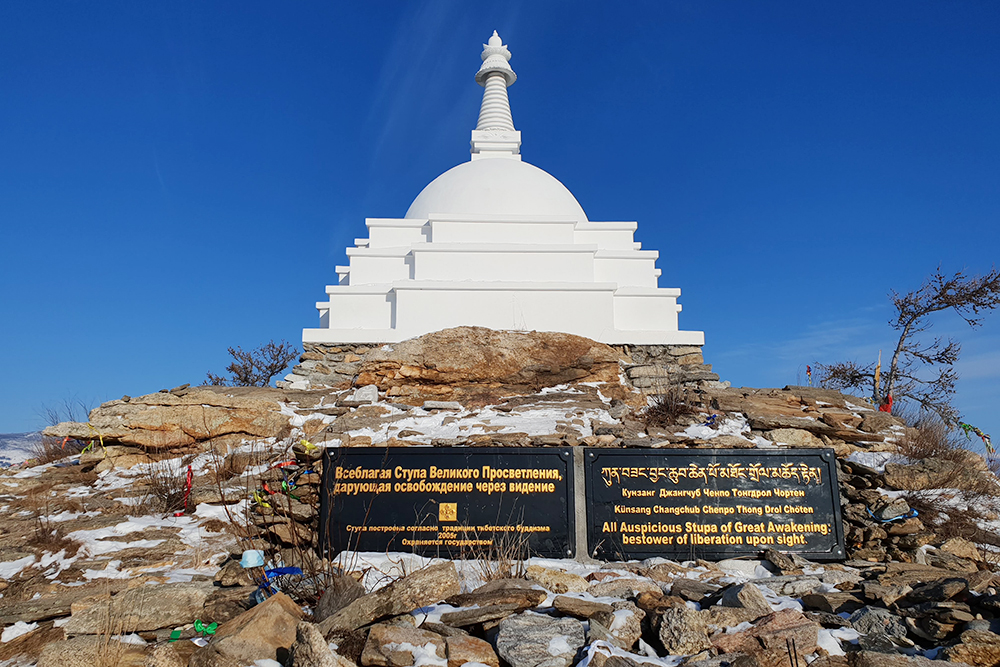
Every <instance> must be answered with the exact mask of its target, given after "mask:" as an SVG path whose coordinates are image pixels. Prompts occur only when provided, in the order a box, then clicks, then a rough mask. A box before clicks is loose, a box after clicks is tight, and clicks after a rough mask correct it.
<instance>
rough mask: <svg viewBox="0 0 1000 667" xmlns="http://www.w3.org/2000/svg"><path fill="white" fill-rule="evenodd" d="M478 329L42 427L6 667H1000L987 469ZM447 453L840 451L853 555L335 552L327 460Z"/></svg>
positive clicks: (617, 359) (537, 339)
mask: <svg viewBox="0 0 1000 667" xmlns="http://www.w3.org/2000/svg"><path fill="white" fill-rule="evenodd" d="M466 333H467V332H466ZM473 333H474V334H475V335H476V336H479V337H484V336H485V337H486V338H487V339H488V340H489V341H490V346H489V347H488V348H486V349H484V348H483V346H482V345H472V344H469V341H470V340H472V339H471V338H470V336H469V335H457V336H456V335H455V333H454V332H440V334H432V335H431V337H430V338H429V337H424V340H419V339H418V340H417V341H415V342H410V343H409V344H404V345H400V346H395V347H394V349H377V350H369V351H367V352H365V353H364V354H362V355H356V356H358V357H359V358H358V359H356V360H354V359H352V360H351V362H350V363H353V364H356V367H354V369H353V377H354V378H355V380H354V386H353V387H350V388H345V387H343V386H341V387H339V388H338V387H330V388H317V389H312V390H309V391H301V390H292V389H273V388H224V387H188V386H184V387H178V388H176V389H173V390H170V391H164V392H160V393H157V394H151V395H148V396H141V397H128V396H125V397H123V398H122V399H120V400H117V401H111V402H109V403H106V404H104V405H102V406H100V407H99V408H97V409H95V410H94V411H93V412H92V413H91V415H90V418H89V422H87V423H64V424H60V425H58V426H56V427H53V428H50V429H47V430H46V432H45V433H46V436H47V438H48V440H47V443H48V448H49V456H48V457H47V458H49V459H51V460H48V461H46V462H41V461H35V462H29V463H28V464H27V465H23V466H19V467H15V468H11V469H9V470H5V471H3V472H0V496H2V497H0V506H2V508H3V511H2V514H0V536H2V538H3V539H2V541H0V593H2V595H3V597H2V598H0V621H2V626H3V635H2V643H0V665H33V664H37V665H39V666H40V667H44V666H49V665H59V666H60V667H68V666H70V665H143V664H145V665H204V666H207V665H219V666H223V665H224V666H240V667H242V666H248V665H275V664H277V665H281V664H285V665H296V666H299V667H301V666H303V665H310V666H312V665H316V666H319V665H322V666H329V665H337V666H338V667H348V666H349V665H363V666H365V667H371V666H375V667H388V666H390V665H391V666H392V667H408V666H410V665H419V666H423V665H436V666H440V667H444V666H445V665H447V666H448V667H460V666H461V665H467V664H471V665H474V666H475V667H479V665H491V666H493V667H499V666H500V665H507V666H509V667H539V666H541V667H570V665H580V666H581V667H587V666H588V665H590V664H593V665H595V667H603V666H604V665H605V664H606V663H610V664H609V667H638V666H639V665H650V666H656V667H673V666H674V665H678V664H685V665H692V666H696V667H723V665H726V664H734V665H735V664H738V665H741V666H745V667H757V666H761V667H771V666H774V667H777V666H778V665H785V664H788V665H792V666H794V665H798V664H806V663H809V664H812V665H817V666H818V667H826V666H828V665H837V666H840V665H851V666H858V667H860V666H864V667H868V666H875V665H883V664H885V665H894V666H895V665H900V666H902V665H908V664H918V663H919V664H926V663H927V662H928V661H929V660H948V661H952V662H959V663H967V664H970V665H997V664H1000V634H996V633H995V632H994V631H995V630H1000V627H998V624H997V622H996V621H994V618H995V616H996V615H997V613H998V610H1000V594H998V590H1000V578H998V577H997V576H996V575H995V574H994V570H995V568H996V560H997V559H996V554H997V553H998V549H1000V547H998V546H997V545H998V544H1000V540H998V539H997V538H996V536H995V530H996V527H997V525H998V513H1000V505H998V503H997V500H996V494H997V490H996V482H995V477H994V476H993V474H992V472H990V471H989V469H988V466H987V463H986V462H985V461H983V460H982V459H981V458H979V457H977V456H975V455H972V454H968V453H965V452H962V451H959V450H954V449H947V448H945V449H939V450H935V449H933V448H928V447H927V446H926V443H925V442H924V440H926V438H927V437H928V436H927V434H922V433H920V432H918V431H915V430H914V429H909V428H907V427H906V426H905V425H904V424H903V423H902V422H901V421H900V420H899V419H897V418H895V417H893V416H891V415H888V414H886V413H880V412H877V411H874V410H872V409H871V408H870V407H869V406H867V405H866V404H865V403H864V401H862V400H860V399H857V398H855V397H851V396H844V395H841V394H839V393H837V392H832V391H827V390H822V389H816V388H811V387H785V388H783V389H748V388H733V387H729V386H727V385H726V383H720V382H718V381H717V380H715V379H713V378H711V377H709V376H707V375H705V374H706V373H710V369H707V370H705V369H704V368H703V369H702V370H700V371H697V372H692V368H693V366H692V365H693V364H697V365H699V366H700V365H701V364H703V361H702V360H701V359H700V354H698V355H697V357H698V358H697V359H694V358H688V359H686V360H685V361H686V362H687V363H684V364H680V363H678V359H681V358H682V357H681V356H678V355H675V356H672V357H670V358H669V359H666V360H664V361H661V362H657V361H656V360H655V359H653V360H651V359H650V358H648V355H647V356H643V357H642V358H637V357H636V356H634V355H633V354H631V353H630V352H629V351H627V350H621V349H614V348H610V347H608V346H602V345H600V344H598V343H594V342H593V341H587V340H586V339H578V337H570V338H566V337H562V338H553V337H551V335H538V334H527V333H520V332H518V333H516V334H507V335H501V334H500V333H498V334H497V336H494V335H493V334H486V333H484V332H482V331H479V332H473ZM434 336H437V338H436V339H435V338H433V337H434ZM645 352H647V351H644V354H645ZM331 354H333V353H332V352H331ZM306 361H308V360H306ZM680 366H687V367H688V368H683V369H681V368H679V367H680ZM640 378H641V379H642V381H640V382H638V383H637V382H636V380H637V379H640ZM650 378H654V379H655V381H650V380H649V379H650ZM699 378H700V379H699ZM637 384H639V385H645V386H639V387H637V386H636V385H637ZM676 404H680V405H682V406H684V407H683V408H681V409H677V410H670V409H667V408H670V407H671V406H675V407H676ZM665 413H666V414H665ZM921 443H924V448H923V449H921V448H920V445H921ZM428 445H430V446H444V445H450V446H464V445H490V446H503V447H523V446H536V447H548V446H570V447H573V446H590V447H608V448H622V447H625V448H629V447H648V448H674V449H676V448H716V447H724V448H745V449H748V450H749V449H753V448H766V449H773V448H786V447H788V448H815V447H828V448H832V449H833V450H834V451H835V452H836V454H837V457H838V467H839V479H840V495H841V504H842V507H843V519H844V528H845V535H846V536H847V548H848V557H847V559H846V560H844V561H842V562H835V563H823V564H819V563H813V562H809V561H806V560H804V559H803V558H801V557H799V556H795V555H790V554H783V553H779V552H777V551H766V552H762V553H760V554H757V556H756V558H752V559H730V560H726V561H720V562H709V561H703V560H693V561H685V562H675V561H670V560H666V559H663V558H655V559H649V560H646V561H641V562H639V561H632V562H614V563H605V562H596V561H585V559H584V560H551V559H539V558H523V557H522V556H523V554H518V553H493V554H491V555H490V556H491V558H489V559H486V560H484V559H480V558H472V557H470V558H468V559H460V560H456V561H450V560H449V561H442V560H436V559H429V558H422V557H418V556H415V555H413V554H402V553H345V554H342V555H341V556H340V557H338V558H337V559H335V560H334V561H332V562H331V561H327V560H324V559H321V558H319V557H318V556H317V555H316V552H315V550H314V548H313V547H314V546H315V539H316V537H315V536H316V533H317V527H318V525H317V523H318V518H317V517H318V513H317V509H318V499H319V493H318V487H319V483H320V473H321V461H320V460H319V452H320V450H321V449H322V448H324V447H373V446H375V447H385V446H428ZM79 448H85V449H84V451H82V452H78V451H77V450H78V449H79ZM921 452H932V453H933V454H934V455H933V456H927V457H920V456H918V455H919V454H920V453H921ZM188 480H190V483H189V482H188ZM283 483H284V484H283ZM914 510H916V511H914ZM257 552H259V554H258V553H257ZM257 555H260V556H261V557H262V560H255V558H256V556H257ZM241 560H242V561H243V562H242V564H241ZM243 565H247V567H243ZM279 568H298V570H287V569H279ZM265 573H266V574H265Z"/></svg>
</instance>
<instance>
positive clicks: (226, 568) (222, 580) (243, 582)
mask: <svg viewBox="0 0 1000 667" xmlns="http://www.w3.org/2000/svg"><path fill="white" fill-rule="evenodd" d="M215 583H217V584H219V586H224V587H229V586H249V585H251V584H253V580H252V579H251V578H250V574H249V573H248V572H247V571H246V570H245V569H244V568H243V566H242V565H240V562H239V561H238V560H229V561H226V564H225V565H223V566H222V567H221V568H219V571H218V572H216V573H215Z"/></svg>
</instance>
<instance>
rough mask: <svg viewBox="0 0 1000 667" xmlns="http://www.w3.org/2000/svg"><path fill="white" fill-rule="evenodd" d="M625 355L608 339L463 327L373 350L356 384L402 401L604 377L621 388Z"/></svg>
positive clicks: (482, 399)
mask: <svg viewBox="0 0 1000 667" xmlns="http://www.w3.org/2000/svg"><path fill="white" fill-rule="evenodd" d="M621 359H624V357H623V355H621V354H620V353H619V352H617V351H616V350H615V349H613V348H612V347H610V346H608V345H605V344H603V343H598V342H596V341H593V340H590V339H589V338H583V337H582V336H574V335H572V334H565V333H555V332H545V331H494V330H492V329H485V328H483V327H457V328H454V329H445V330H443V331H437V332H434V333H430V334H427V335H424V336H420V337H418V338H413V339H410V340H407V341H403V342H402V343H395V344H393V345H391V346H390V345H385V346H382V347H380V348H378V349H375V350H372V351H371V352H368V353H367V354H366V355H365V357H364V360H363V361H362V364H361V370H360V372H359V373H358V377H357V380H356V384H357V385H376V386H378V388H379V390H380V391H384V392H386V393H387V395H389V396H394V397H397V400H402V401H405V402H409V403H412V404H414V405H419V404H422V402H423V401H424V400H428V399H438V400H457V401H460V402H461V403H463V404H468V405H472V404H481V405H485V404H488V403H492V402H495V401H496V400H497V399H498V398H499V397H500V396H509V395H512V394H525V393H532V392H535V391H538V390H539V389H542V388H544V387H551V386H555V385H559V384H567V383H575V382H600V383H607V384H609V385H612V386H614V387H618V386H619V384H620V381H619V376H618V373H619V364H618V362H619V360H621Z"/></svg>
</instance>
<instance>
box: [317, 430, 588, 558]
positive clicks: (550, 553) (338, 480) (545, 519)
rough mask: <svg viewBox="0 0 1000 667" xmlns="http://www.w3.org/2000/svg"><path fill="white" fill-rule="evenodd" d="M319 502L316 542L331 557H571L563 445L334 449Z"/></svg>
mask: <svg viewBox="0 0 1000 667" xmlns="http://www.w3.org/2000/svg"><path fill="white" fill-rule="evenodd" d="M320 503H321V506H320V544H321V545H323V546H324V547H325V549H324V552H326V553H329V554H336V553H339V552H341V551H344V550H348V549H350V550H354V551H403V552H413V553H419V554H424V555H433V556H441V557H443V558H457V557H463V556H469V557H477V556H478V557H489V556H491V555H493V556H496V555H499V554H504V553H506V554H511V553H514V554H518V555H525V554H530V555H539V556H547V557H552V558H566V557H571V556H573V555H574V553H575V548H574V540H573V537H574V530H575V529H574V515H573V455H572V452H571V451H570V450H569V449H566V448H554V447H553V448H533V449H517V448H497V447H434V448H421V447H389V448H381V449H374V448H371V449H369V448H366V449H350V448H340V449H333V448H329V449H327V450H326V452H325V454H324V455H323V493H322V497H321V500H320Z"/></svg>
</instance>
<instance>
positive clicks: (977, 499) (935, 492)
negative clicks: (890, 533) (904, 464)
mask: <svg viewBox="0 0 1000 667" xmlns="http://www.w3.org/2000/svg"><path fill="white" fill-rule="evenodd" d="M908 421H910V422H911V423H913V428H909V429H907V431H906V435H905V436H904V437H902V438H901V439H900V440H899V441H898V442H897V443H896V444H897V448H898V451H899V453H900V454H902V455H903V456H906V457H908V458H909V459H911V460H914V461H920V460H926V459H936V460H941V461H949V462H952V463H954V464H957V465H958V467H957V468H956V467H955V466H951V467H949V468H946V469H945V470H944V471H943V472H942V473H941V475H940V476H939V477H940V479H932V480H931V484H932V486H935V487H942V488H939V489H930V490H926V491H911V492H907V493H905V494H904V495H903V497H904V498H905V499H906V502H907V503H908V504H909V505H910V507H912V508H913V509H915V510H917V512H918V513H919V515H920V519H921V520H922V521H923V523H924V524H925V525H926V526H928V527H929V528H931V529H932V530H933V531H934V532H935V533H936V534H937V536H938V538H939V539H940V540H942V541H943V540H947V539H950V538H953V537H960V538H963V539H965V540H968V541H970V542H972V543H974V544H976V545H977V546H978V547H979V548H980V550H981V551H984V552H985V551H987V550H991V549H989V548H990V547H1000V536H997V535H995V534H994V533H993V531H990V530H986V529H984V528H983V526H984V525H986V522H987V521H989V520H990V519H993V518H995V517H994V516H991V513H992V512H993V511H995V507H996V506H997V501H996V499H997V498H998V497H1000V480H998V479H997V475H996V472H997V461H996V459H995V458H992V457H991V458H990V459H988V460H986V461H985V462H984V460H983V458H982V457H980V456H979V455H978V454H976V453H974V452H971V451H969V450H968V449H966V444H967V441H966V440H965V438H963V437H962V436H961V434H960V433H959V432H958V431H957V430H955V429H951V428H949V427H948V426H947V425H945V424H944V423H943V422H942V421H941V420H940V419H937V418H934V417H927V416H923V417H921V418H919V419H917V420H908Z"/></svg>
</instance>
